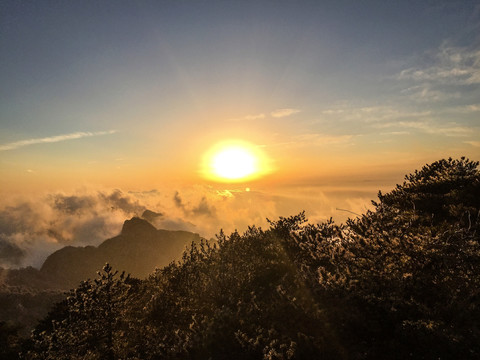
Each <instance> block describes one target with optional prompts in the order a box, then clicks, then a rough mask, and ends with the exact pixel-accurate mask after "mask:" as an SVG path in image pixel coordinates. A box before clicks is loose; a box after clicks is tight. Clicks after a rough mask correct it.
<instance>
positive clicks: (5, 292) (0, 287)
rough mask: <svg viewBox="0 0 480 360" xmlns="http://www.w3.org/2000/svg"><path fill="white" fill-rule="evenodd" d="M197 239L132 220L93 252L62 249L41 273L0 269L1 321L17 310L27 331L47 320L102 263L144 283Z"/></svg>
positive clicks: (11, 318) (89, 248)
mask: <svg viewBox="0 0 480 360" xmlns="http://www.w3.org/2000/svg"><path fill="white" fill-rule="evenodd" d="M201 239H202V238H201V237H200V235H198V234H196V233H191V232H188V231H171V230H157V229H156V228H155V227H154V226H153V225H152V224H150V223H149V222H148V221H146V220H144V219H141V218H138V217H134V218H132V219H130V220H127V221H125V222H124V224H123V228H122V231H121V233H120V234H119V235H117V236H115V237H113V238H111V239H108V240H105V241H104V242H102V243H101V244H100V245H99V246H97V247H95V246H85V247H75V246H66V247H64V248H62V249H60V250H57V251H55V252H54V253H53V254H51V255H50V256H49V257H48V258H47V259H46V260H45V262H44V263H43V265H42V267H41V269H40V270H37V269H34V268H32V267H28V268H24V269H15V270H13V269H12V270H9V269H1V268H0V308H1V309H2V310H1V311H0V322H1V321H13V322H17V321H18V318H17V316H18V314H19V311H20V310H21V312H22V313H23V314H24V317H23V318H22V320H21V321H20V322H21V323H22V325H26V326H27V328H28V327H29V326H31V325H33V324H35V323H36V321H37V320H38V319H40V318H42V317H43V316H45V315H46V312H47V311H48V310H49V308H50V306H51V305H52V304H53V302H55V301H58V300H59V297H61V294H62V293H63V291H64V290H68V289H71V288H74V287H76V286H78V284H79V283H80V281H82V280H86V279H94V278H96V277H97V271H99V270H101V269H102V267H103V266H104V265H105V263H107V262H108V263H109V264H110V265H112V267H113V268H114V269H117V270H119V271H125V272H126V273H128V274H131V276H133V277H138V278H145V277H147V276H148V275H149V274H151V273H152V272H154V271H155V268H161V267H164V266H166V265H168V264H169V263H170V262H172V261H174V260H178V259H180V257H181V255H182V253H183V251H184V250H185V249H186V247H187V246H189V245H190V244H191V243H192V242H195V243H196V242H200V240H201ZM36 298H38V299H39V300H38V301H36V300H35V299H36ZM30 317H31V318H30Z"/></svg>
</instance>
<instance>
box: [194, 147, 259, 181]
mask: <svg viewBox="0 0 480 360" xmlns="http://www.w3.org/2000/svg"><path fill="white" fill-rule="evenodd" d="M202 172H203V175H204V176H205V177H206V178H209V179H211V180H215V181H224V182H232V181H243V180H250V179H254V178H258V177H260V176H261V175H264V174H265V173H267V172H268V166H267V161H266V157H265V155H264V154H263V153H262V152H260V150H259V149H258V148H257V147H255V146H253V145H252V144H249V143H247V142H243V141H234V140H232V141H224V142H222V143H219V144H217V145H215V146H214V147H212V148H211V149H210V150H209V151H208V152H207V153H206V154H205V156H204V160H203V169H202Z"/></svg>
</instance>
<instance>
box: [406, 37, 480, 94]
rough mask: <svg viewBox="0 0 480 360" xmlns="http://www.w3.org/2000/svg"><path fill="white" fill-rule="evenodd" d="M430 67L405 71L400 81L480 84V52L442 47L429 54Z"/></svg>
mask: <svg viewBox="0 0 480 360" xmlns="http://www.w3.org/2000/svg"><path fill="white" fill-rule="evenodd" d="M427 58H428V60H429V61H428V62H427V63H428V65H425V66H415V67H411V68H408V69H404V70H403V71H401V72H400V74H399V75H398V78H399V79H412V80H415V81H429V82H441V83H448V84H455V85H459V84H466V85H468V84H480V50H478V49H474V50H471V49H466V48H461V47H452V46H447V45H445V44H444V45H442V46H441V47H440V48H439V49H438V50H437V51H435V52H433V53H431V54H427Z"/></svg>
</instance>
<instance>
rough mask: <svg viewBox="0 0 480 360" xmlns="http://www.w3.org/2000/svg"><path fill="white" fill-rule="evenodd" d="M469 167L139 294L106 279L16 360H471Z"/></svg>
mask: <svg viewBox="0 0 480 360" xmlns="http://www.w3.org/2000/svg"><path fill="white" fill-rule="evenodd" d="M478 165H479V163H478V162H472V161H469V160H468V159H464V158H462V159H459V160H452V159H448V160H440V161H437V162H435V163H432V164H429V165H426V166H424V167H423V168H422V169H421V170H419V171H415V173H413V174H411V175H407V176H406V178H405V181H404V183H403V184H401V185H397V187H396V188H395V189H394V190H392V191H391V192H389V193H387V194H382V193H379V196H378V201H376V202H374V210H373V211H368V212H367V213H366V214H364V215H362V216H361V217H358V218H356V219H351V220H349V221H347V223H346V224H340V225H337V224H335V223H334V222H333V221H327V222H325V223H321V224H308V222H306V218H305V214H304V213H300V214H298V215H296V216H291V217H287V218H284V217H280V218H279V219H278V220H276V221H270V227H269V228H268V229H266V230H263V229H260V228H257V227H255V226H252V227H250V228H249V229H248V230H247V231H246V232H245V233H244V234H239V233H237V232H234V233H232V234H230V235H225V234H224V233H222V232H221V233H220V234H219V235H218V239H217V240H218V241H217V242H216V244H215V245H211V244H208V243H205V242H201V243H200V244H197V245H193V246H192V247H191V248H190V249H189V250H188V251H187V252H185V253H184V255H183V257H182V260H181V261H180V262H178V263H172V264H170V265H168V266H166V267H164V268H163V269H159V270H158V271H156V272H155V273H154V274H152V276H150V277H148V278H147V279H145V280H138V279H131V278H129V277H125V276H123V275H120V276H118V275H116V271H115V270H114V269H112V267H111V266H109V265H107V266H105V267H104V268H103V271H101V272H100V273H99V276H98V277H97V279H95V280H94V281H86V282H83V283H82V284H81V285H80V286H79V287H78V288H77V289H75V290H72V291H71V292H70V293H69V295H68V297H67V299H66V300H65V301H63V302H61V303H58V304H57V305H56V306H55V307H54V309H53V310H52V312H51V313H50V314H49V315H48V316H47V317H46V318H45V319H44V320H42V321H41V323H40V324H39V325H38V326H37V328H36V330H35V331H34V333H33V336H32V338H31V342H30V343H26V344H25V345H24V347H23V351H24V354H26V357H25V358H26V359H53V358H54V359H67V358H68V359H72V358H75V359H92V358H95V359H127V358H128V359H152V360H153V359H164V358H165V359H229V360H230V359H238V360H240V359H258V360H260V359H262V360H267V359H305V360H307V359H332V360H333V359H355V360H357V359H358V360H360V359H365V360H367V359H392V360H393V359H395V360H400V359H402V360H403V359H407V358H408V359H419V360H420V359H452V360H453V359H471V360H473V359H478V358H480V345H479V344H480V320H479V319H480V307H479V306H478V304H479V303H480V297H479V291H478V289H479V288H480V272H479V271H478V267H479V265H480V237H479V236H480V201H479V196H478V195H479V194H480V172H479V169H478ZM142 229H145V235H148V234H150V233H152V234H153V233H155V232H154V231H153V230H152V229H150V230H147V227H144V226H143V225H142ZM122 234H123V232H122ZM121 236H126V235H121ZM68 251H71V250H68ZM86 251H89V252H92V251H94V250H92V249H89V250H86ZM92 254H93V252H92ZM81 256H82V255H81ZM65 266H68V264H65ZM119 270H122V269H119ZM13 348H14V347H13V346H12V347H11V349H13ZM12 351H13V350H12Z"/></svg>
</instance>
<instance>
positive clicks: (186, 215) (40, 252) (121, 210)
mask: <svg viewBox="0 0 480 360" xmlns="http://www.w3.org/2000/svg"><path fill="white" fill-rule="evenodd" d="M375 192H376V189H375V191H371V193H370V194H369V195H367V194H366V193H364V192H361V193H359V194H360V195H359V194H358V193H351V192H348V191H347V192H345V193H343V194H340V195H339V193H330V194H329V193H328V192H323V191H321V190H320V189H319V188H316V189H313V188H311V189H305V188H304V187H300V188H296V189H291V188H289V189H285V190H283V191H281V193H280V194H278V195H274V194H272V193H271V192H269V193H268V194H267V193H265V192H262V191H258V190H250V189H245V188H231V189H225V188H212V187H210V186H200V185H198V186H193V187H189V188H184V189H178V190H173V191H172V190H171V189H170V190H165V191H158V190H149V191H140V192H125V191H122V190H118V189H111V190H102V191H89V190H81V191H78V192H75V193H69V194H65V193H53V194H48V195H42V196H38V197H36V198H33V197H30V198H28V199H26V198H24V199H18V198H17V199H13V198H12V199H8V200H7V201H5V205H4V206H3V207H2V208H0V266H1V267H7V268H11V267H22V266H28V265H31V266H35V267H40V266H41V264H42V263H43V261H44V260H45V258H46V257H47V256H48V255H49V254H51V253H52V252H53V251H55V250H57V249H59V248H61V247H63V246H67V245H73V246H86V245H95V246H96V245H98V244H100V243H101V242H102V241H103V240H105V239H108V238H111V237H113V236H115V235H118V234H119V233H120V231H121V228H122V224H123V222H124V221H125V220H127V219H129V218H131V217H133V216H143V217H144V218H145V219H147V220H148V221H150V222H151V223H152V224H153V225H155V226H156V227H157V228H162V229H167V230H187V231H192V232H196V233H199V234H200V235H202V236H204V237H206V238H211V237H214V235H215V234H216V233H218V232H219V231H220V229H224V230H225V231H226V232H227V233H228V232H232V231H234V230H236V229H237V230H239V231H244V230H246V229H247V227H248V226H249V225H257V226H267V222H266V218H269V219H275V218H277V217H278V216H290V215H294V214H296V213H298V212H300V211H302V210H306V211H307V215H308V216H309V217H310V218H311V219H312V220H313V221H322V220H326V219H327V218H329V217H330V216H332V215H333V216H334V217H335V216H336V218H337V220H340V221H342V220H344V219H345V218H346V217H347V216H348V215H349V214H348V213H342V212H339V211H337V210H335V209H336V208H337V207H339V208H342V209H347V210H350V211H354V212H362V211H364V210H365V206H368V205H369V200H370V199H371V198H372V197H373V196H374V194H375Z"/></svg>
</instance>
